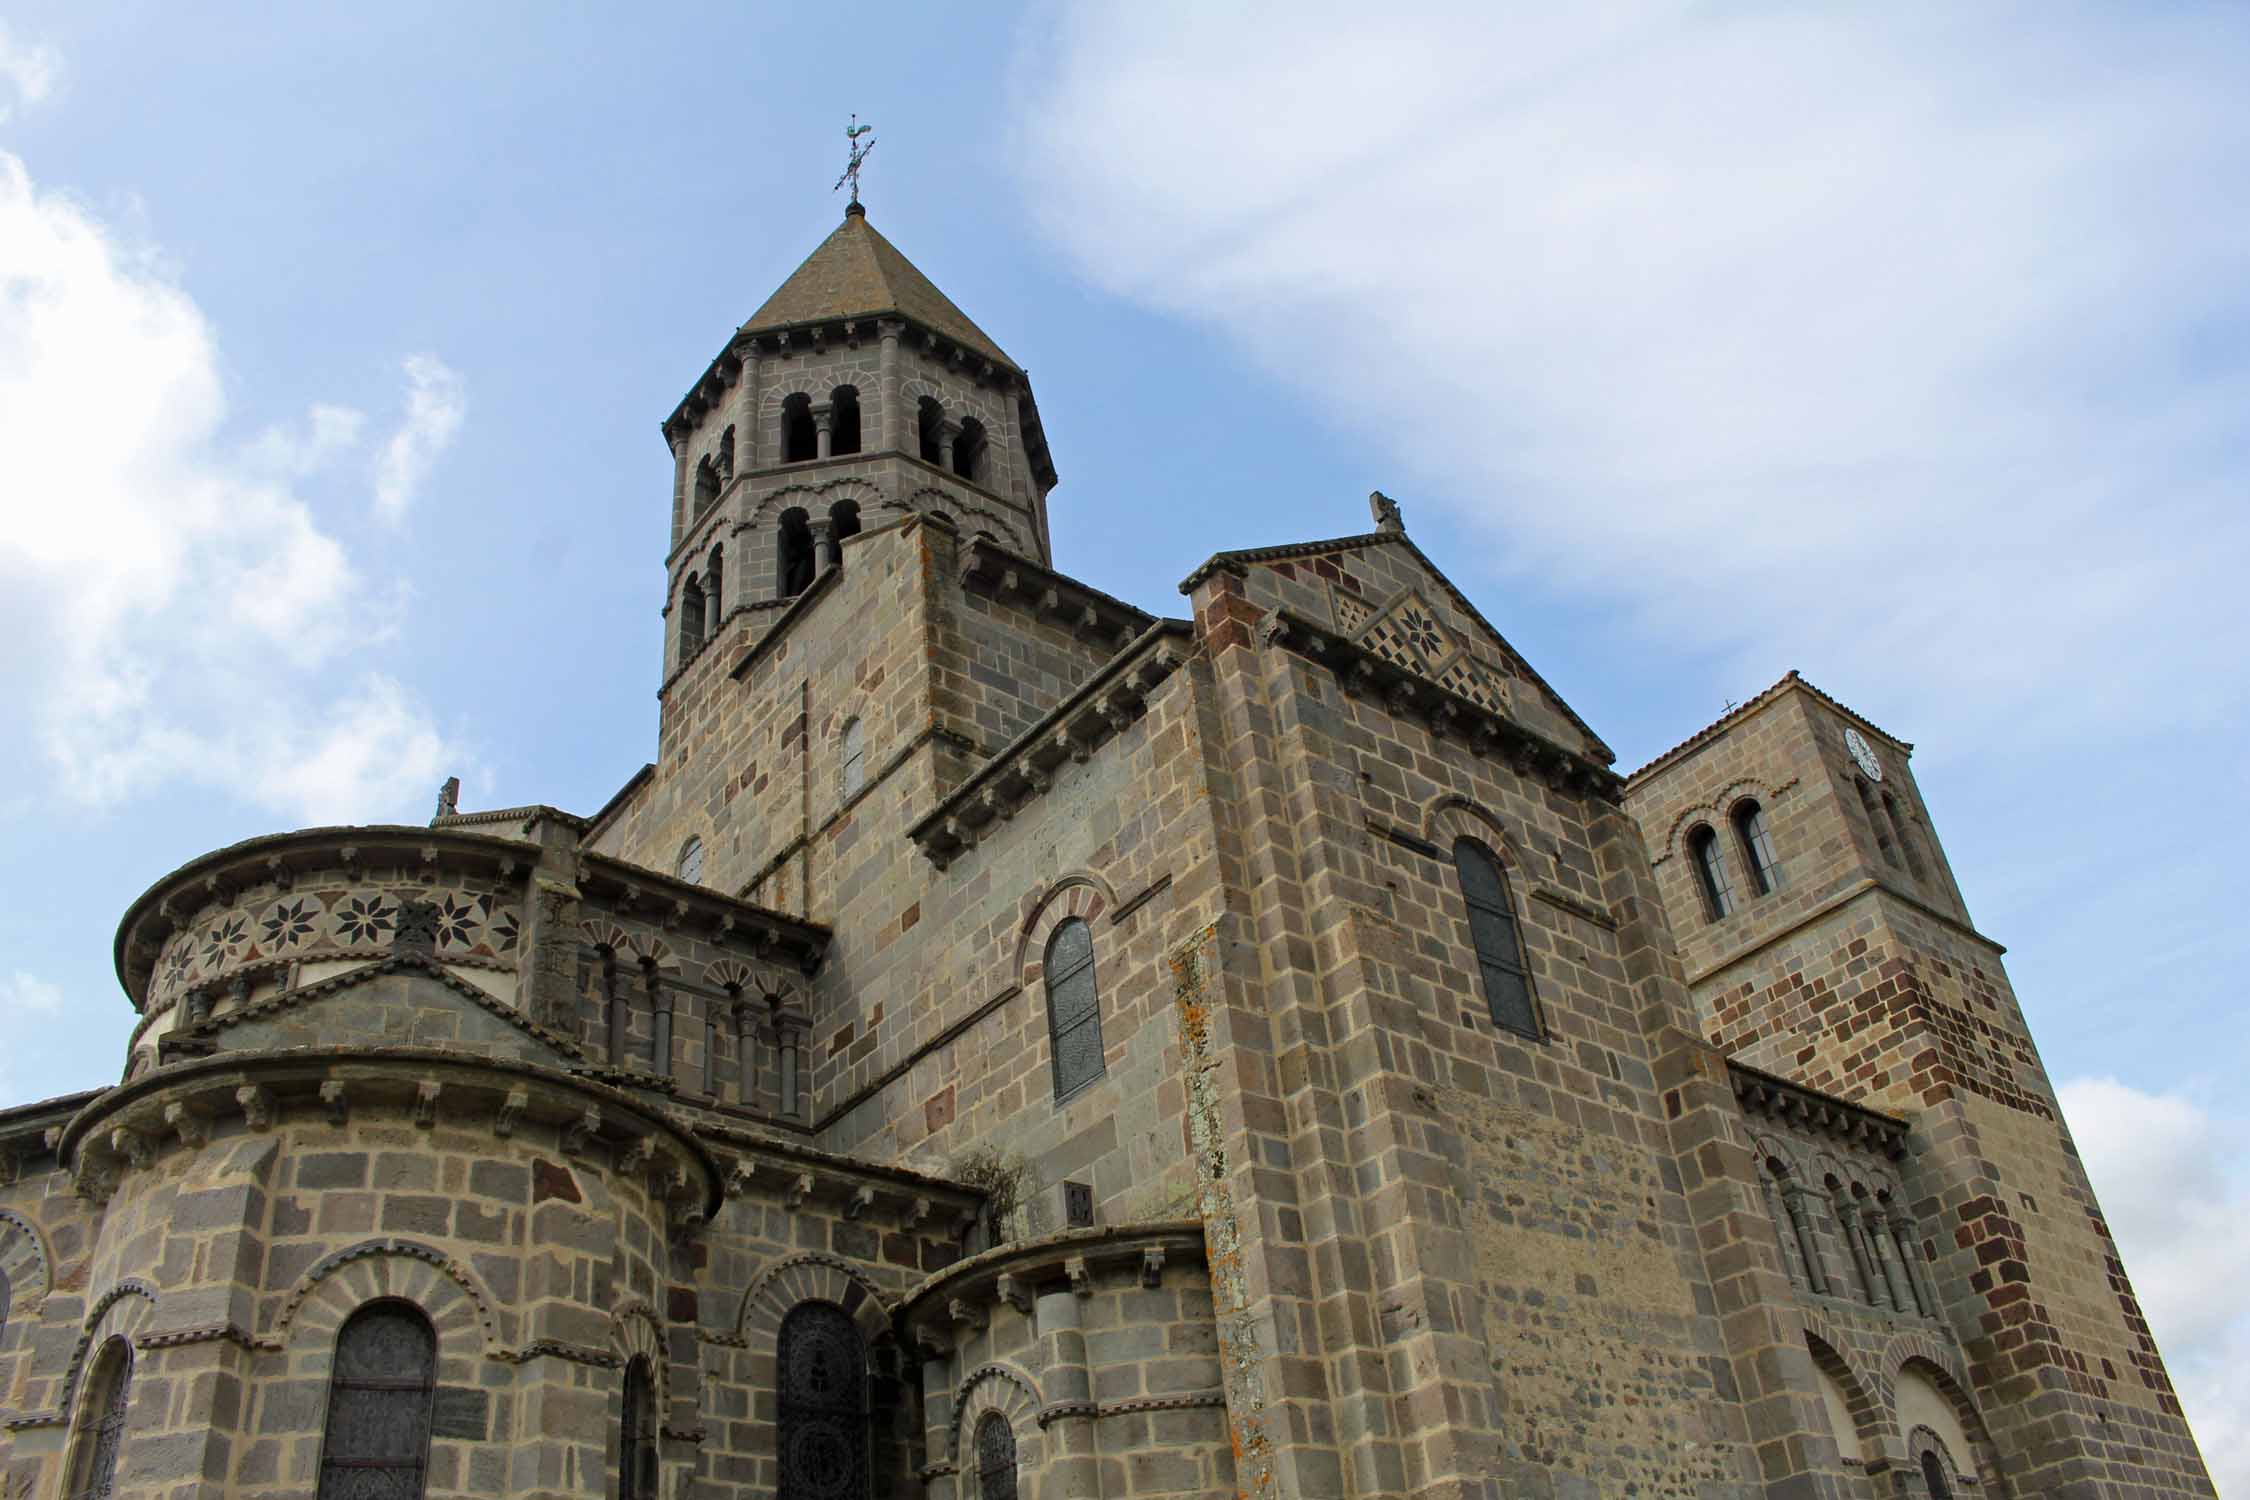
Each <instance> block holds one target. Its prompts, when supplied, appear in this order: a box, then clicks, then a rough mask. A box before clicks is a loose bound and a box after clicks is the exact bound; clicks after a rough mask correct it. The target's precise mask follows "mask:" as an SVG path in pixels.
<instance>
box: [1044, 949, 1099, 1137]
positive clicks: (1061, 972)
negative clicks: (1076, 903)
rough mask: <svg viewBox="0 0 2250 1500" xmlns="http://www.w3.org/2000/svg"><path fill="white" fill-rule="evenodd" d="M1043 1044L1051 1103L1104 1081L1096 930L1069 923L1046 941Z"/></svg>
mask: <svg viewBox="0 0 2250 1500" xmlns="http://www.w3.org/2000/svg"><path fill="white" fill-rule="evenodd" d="M1042 972H1043V973H1044V975H1045V978H1046V983H1047V1041H1048V1044H1049V1050H1050V1051H1051V1052H1052V1053H1053V1056H1054V1069H1055V1097H1056V1098H1057V1099H1063V1098H1067V1097H1068V1096H1070V1095H1071V1094H1075V1093H1077V1092H1078V1091H1079V1090H1080V1089H1082V1088H1084V1087H1085V1086H1086V1085H1087V1084H1089V1083H1092V1082H1093V1081H1094V1080H1095V1079H1097V1078H1099V1077H1101V1076H1102V1072H1103V1063H1102V1008H1101V997H1100V995H1099V993H1098V992H1097V991H1096V989H1095V986H1094V930H1093V929H1092V928H1091V927H1088V926H1087V925H1086V923H1085V921H1084V920H1083V919H1081V918H1078V917H1072V918H1070V919H1068V920H1067V921H1065V922H1063V923H1061V924H1060V925H1059V926H1057V927H1056V928H1055V931H1054V935H1053V936H1052V937H1050V938H1048V939H1047V959H1046V964H1045V966H1044V969H1043V971H1042Z"/></svg>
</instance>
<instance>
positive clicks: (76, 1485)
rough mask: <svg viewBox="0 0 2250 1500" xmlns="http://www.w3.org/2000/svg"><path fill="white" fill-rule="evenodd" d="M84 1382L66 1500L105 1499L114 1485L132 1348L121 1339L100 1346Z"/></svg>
mask: <svg viewBox="0 0 2250 1500" xmlns="http://www.w3.org/2000/svg"><path fill="white" fill-rule="evenodd" d="M92 1369H93V1372H94V1373H93V1378H92V1379H91V1380H89V1381H88V1382H87V1383H86V1399H85V1404H84V1406H82V1407H81V1408H80V1410H81V1411H83V1412H84V1413H85V1416H84V1417H83V1419H82V1425H81V1426H80V1427H79V1430H78V1453H77V1461H76V1462H75V1463H73V1464H72V1465H71V1474H70V1488H69V1489H68V1490H66V1491H64V1493H65V1494H66V1495H67V1496H68V1497H69V1500H108V1497H109V1496H110V1495H111V1494H113V1493H115V1491H116V1485H117V1454H118V1450H119V1449H121V1448H122V1447H124V1445H125V1412H126V1408H127V1405H128V1403H129V1402H130V1400H131V1397H132V1387H133V1346H132V1345H131V1344H130V1343H128V1342H127V1341H126V1340H125V1339H123V1338H112V1339H109V1340H108V1341H106V1342H105V1343H103V1345H102V1348H101V1353H100V1354H99V1355H97V1356H96V1357H95V1359H94V1362H93V1365H92Z"/></svg>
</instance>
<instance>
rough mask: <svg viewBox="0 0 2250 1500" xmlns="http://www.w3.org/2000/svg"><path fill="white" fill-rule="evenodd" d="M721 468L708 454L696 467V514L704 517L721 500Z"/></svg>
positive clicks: (698, 461)
mask: <svg viewBox="0 0 2250 1500" xmlns="http://www.w3.org/2000/svg"><path fill="white" fill-rule="evenodd" d="M719 488H720V485H719V466H718V465H717V464H715V463H713V462H712V461H711V455H710V454H708V453H706V454H704V455H703V457H702V458H700V459H698V460H697V461H696V465H695V513H696V514H697V515H699V516H700V515H702V514H703V513H704V512H705V511H707V510H709V509H710V508H711V506H712V503H713V502H714V501H716V500H717V499H718V498H719Z"/></svg>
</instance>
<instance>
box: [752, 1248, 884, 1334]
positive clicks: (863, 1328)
mask: <svg viewBox="0 0 2250 1500" xmlns="http://www.w3.org/2000/svg"><path fill="white" fill-rule="evenodd" d="M800 1302H831V1303H834V1304H835V1305H836V1306H837V1307H840V1308H842V1309H843V1310H844V1312H845V1314H846V1315H847V1316H849V1317H850V1318H851V1320H852V1321H853V1322H854V1323H855V1324H857V1325H858V1326H859V1332H860V1337H861V1338H863V1339H865V1340H866V1341H867V1344H868V1347H869V1348H873V1347H874V1346H875V1345H877V1344H878V1343H887V1342H889V1340H890V1337H891V1313H892V1308H891V1303H890V1300H889V1299H888V1298H886V1297H885V1296H884V1295H883V1292H882V1289H881V1288H880V1287H878V1286H876V1285H875V1283H874V1282H872V1281H870V1280H868V1279H867V1277H866V1275H865V1273H863V1272H862V1271H860V1269H859V1268H858V1267H856V1266H854V1265H853V1264H852V1263H851V1262H849V1261H847V1260H845V1259H843V1258H842V1257H841V1256H835V1255H828V1254H825V1253H823V1252H821V1251H818V1250H807V1251H803V1252H801V1253H800V1254H796V1255H792V1256H788V1257H787V1258H785V1259H782V1260H779V1261H776V1262H774V1264H772V1265H770V1266H768V1267H766V1269H765V1270H764V1271H761V1272H760V1273H759V1274H758V1276H757V1278H756V1279H755V1280H753V1281H752V1282H751V1283H750V1287H749V1290H747V1291H745V1292H744V1293H743V1294H742V1310H741V1312H740V1314H738V1315H737V1317H736V1318H735V1333H736V1335H737V1336H738V1337H740V1338H741V1339H742V1340H743V1343H744V1346H745V1347H748V1348H751V1349H753V1350H757V1351H760V1352H764V1353H768V1354H770V1353H772V1352H774V1349H775V1347H776V1346H777V1344H778V1343H779V1341H780V1338H781V1320H782V1319H783V1318H786V1317H787V1316H789V1309H791V1308H793V1307H795V1306H796V1305H797V1304H798V1303H800Z"/></svg>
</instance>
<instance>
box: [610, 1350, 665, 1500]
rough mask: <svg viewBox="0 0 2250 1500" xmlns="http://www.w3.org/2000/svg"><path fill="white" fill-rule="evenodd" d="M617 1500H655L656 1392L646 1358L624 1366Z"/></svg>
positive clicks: (618, 1439) (618, 1437)
mask: <svg viewBox="0 0 2250 1500" xmlns="http://www.w3.org/2000/svg"><path fill="white" fill-rule="evenodd" d="M617 1500H656V1388H655V1383H654V1382H653V1381H652V1380H650V1379H649V1369H648V1357H647V1356H646V1355H635V1356H634V1357H633V1360H632V1362H631V1363H630V1364H628V1365H626V1366H625V1411H624V1415H623V1417H622V1418H621V1420H620V1422H619V1425H618V1434H617Z"/></svg>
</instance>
